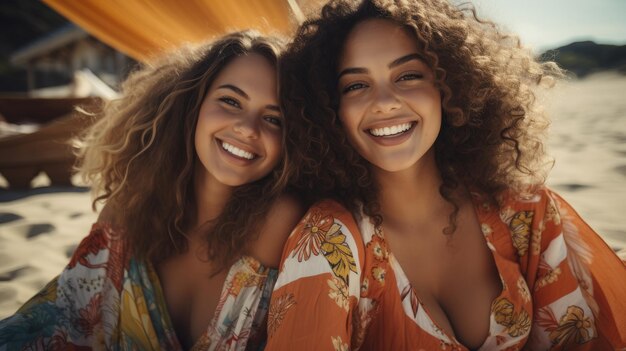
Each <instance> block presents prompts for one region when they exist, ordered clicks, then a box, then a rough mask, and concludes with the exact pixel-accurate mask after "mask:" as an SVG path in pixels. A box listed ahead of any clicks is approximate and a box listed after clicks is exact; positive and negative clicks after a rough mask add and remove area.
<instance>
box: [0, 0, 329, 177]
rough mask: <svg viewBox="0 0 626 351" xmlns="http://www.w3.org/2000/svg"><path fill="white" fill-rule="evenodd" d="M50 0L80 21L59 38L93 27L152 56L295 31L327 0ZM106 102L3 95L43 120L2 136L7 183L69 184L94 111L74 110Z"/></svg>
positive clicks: (106, 38) (0, 167) (131, 51)
mask: <svg viewBox="0 0 626 351" xmlns="http://www.w3.org/2000/svg"><path fill="white" fill-rule="evenodd" d="M44 2H45V3H46V4H47V5H48V6H50V7H51V8H52V9H54V10H55V11H57V12H58V13H60V14H61V15H63V16H65V17H66V18H68V19H69V20H70V21H72V22H73V23H74V24H76V25H77V26H79V27H80V30H77V29H75V28H74V29H72V28H69V29H66V31H65V32H63V33H61V34H62V35H57V36H55V37H54V38H55V41H54V43H56V44H58V43H65V42H69V41H71V40H82V41H84V40H86V39H85V38H87V34H85V33H88V34H89V35H91V36H93V37H94V38H97V39H98V40H100V41H102V42H103V43H105V44H107V45H109V46H110V47H112V48H115V49H116V50H119V51H120V52H121V53H123V54H124V55H127V56H129V57H131V58H133V59H135V60H137V61H141V62H149V61H150V59H152V58H153V57H155V56H158V55H159V54H161V53H162V52H165V51H167V50H170V49H172V48H175V47H176V46H179V45H180V44H183V43H199V42H203V41H206V40H210V39H211V38H213V37H216V36H219V35H222V34H224V33H227V32H230V31H233V30H243V29H256V30H258V31H260V32H262V33H266V34H274V35H281V34H282V35H285V36H287V35H290V34H291V33H292V32H293V30H294V29H295V28H296V27H297V25H298V24H299V23H300V22H301V21H302V20H303V18H304V16H305V15H306V14H307V13H308V12H309V11H313V10H314V9H315V7H316V6H318V5H319V4H321V3H322V0H267V1H266V0H260V1H259V0H229V1H214V0H200V1H177V0H155V1H148V2H145V1H119V2H117V1H116V2H110V1H72V0H44ZM82 30H84V31H85V32H84V33H83V32H81V31H82ZM56 44H55V45H56ZM37 48H39V47H37ZM40 51H41V50H39V49H37V50H35V49H33V48H30V49H28V50H23V52H22V53H21V54H20V55H17V56H16V57H15V61H24V62H27V61H28V60H29V59H30V57H31V56H33V55H34V54H36V53H39V52H40ZM57 56H58V55H57ZM105 98H106V97H105ZM101 102H102V100H99V99H97V98H87V100H85V99H80V98H76V97H71V96H68V97H66V98H62V99H47V100H46V99H36V98H0V114H2V115H4V119H5V120H7V121H9V122H11V121H13V123H23V122H24V121H25V120H29V121H31V120H32V121H34V122H37V123H40V124H42V126H41V127H40V128H39V129H38V130H37V131H36V132H34V133H31V134H22V135H13V136H6V137H1V138H0V174H2V175H3V176H4V178H5V179H6V180H7V181H8V183H9V186H10V187H21V188H27V187H29V186H30V182H31V180H32V179H33V177H34V176H35V175H37V174H38V173H39V172H45V173H46V174H47V175H48V177H49V178H50V180H51V183H52V184H53V185H70V184H71V182H70V178H71V172H72V165H73V164H74V162H75V158H74V153H73V150H72V146H71V142H70V141H71V138H72V137H74V136H76V135H77V134H78V133H80V132H81V131H82V130H84V128H86V127H87V126H88V125H90V122H89V119H86V118H81V117H79V116H78V115H77V114H76V113H74V112H72V111H73V109H74V106H75V105H76V104H79V105H80V104H98V103H101ZM16 116H19V117H16ZM13 118H16V119H13Z"/></svg>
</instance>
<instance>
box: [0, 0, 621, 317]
mask: <svg viewBox="0 0 626 351" xmlns="http://www.w3.org/2000/svg"><path fill="white" fill-rule="evenodd" d="M453 2H455V3H462V1H458V0H453ZM321 3H323V0H230V1H212V0H204V1H193V2H192V1H186V2H178V1H171V0H160V1H157V0H154V1H150V2H143V1H142V2H139V1H126V2H122V1H107V2H105V1H90V2H89V1H70V0H65V1H61V0H46V1H44V2H41V1H36V0H4V1H2V2H0V319H1V318H4V317H6V316H8V315H10V314H12V313H14V312H15V310H16V309H17V308H18V307H19V306H21V305H22V304H23V303H24V302H26V300H27V299H28V298H30V297H31V296H32V295H33V294H34V293H36V292H37V291H38V290H39V289H40V288H42V287H43V286H44V285H45V283H47V282H48V281H49V280H50V279H51V278H53V277H54V276H55V275H57V274H58V273H59V272H60V271H61V270H62V269H63V267H64V266H65V265H66V263H67V262H68V260H69V257H70V256H71V254H72V252H73V251H74V248H75V247H76V245H77V244H78V242H79V241H80V240H81V239H82V237H84V236H85V235H86V234H87V233H88V232H89V228H90V226H91V223H93V222H94V221H95V219H96V218H97V214H96V213H94V212H92V211H91V202H90V200H91V199H90V194H89V188H87V187H85V186H84V184H81V182H80V179H78V178H77V177H76V176H74V175H73V174H72V171H71V169H72V164H73V162H74V157H73V154H72V145H71V143H69V142H68V140H69V139H70V138H71V137H72V136H73V135H76V133H78V132H80V131H81V130H83V129H84V128H85V127H87V126H88V125H89V124H90V123H91V121H88V120H85V119H82V118H79V117H78V115H77V114H75V112H74V106H76V105H77V104H78V105H82V106H87V107H89V106H98V105H99V104H101V103H102V102H103V101H105V100H108V99H114V98H115V97H116V96H117V94H118V92H117V91H118V88H119V84H120V82H121V81H123V80H124V78H125V77H126V75H127V74H128V73H129V71H130V70H132V68H133V67H134V65H136V64H137V62H141V61H146V60H149V59H150V57H153V56H154V55H157V54H158V53H159V52H162V51H163V50H167V49H168V48H172V47H175V46H177V45H179V44H181V43H183V42H198V41H204V40H207V39H210V38H211V37H213V36H217V35H220V34H223V33H225V32H228V31H230V30H234V29H244V28H256V29H258V30H260V31H262V32H265V33H268V34H272V33H280V34H283V35H289V34H290V33H291V32H292V31H293V30H294V28H296V27H297V24H298V23H299V21H301V20H302V18H304V17H305V16H306V15H307V14H308V13H310V12H312V11H314V10H315V9H316V8H318V7H319V6H320V4H321ZM473 3H474V5H475V6H476V8H477V10H478V14H479V16H480V17H483V18H487V19H490V20H492V21H494V22H496V23H498V24H500V25H501V26H502V27H503V28H505V29H506V30H509V31H511V32H513V33H516V34H518V35H519V36H520V38H521V41H522V44H523V45H524V46H526V47H528V48H529V49H530V50H532V52H533V53H534V54H535V55H536V56H537V57H539V58H542V59H549V60H555V61H556V62H558V63H559V64H560V65H561V66H562V67H563V68H565V69H567V70H568V71H569V72H570V76H569V78H568V79H567V80H565V81H563V82H560V83H559V84H558V85H557V86H556V87H555V88H554V89H551V90H550V91H548V92H540V95H539V99H540V102H541V104H542V106H544V108H545V110H546V111H547V112H548V113H549V115H550V117H551V119H552V125H551V128H550V139H549V143H548V147H549V152H550V154H551V156H552V157H553V158H554V168H553V169H552V172H551V174H550V177H549V179H548V185H549V186H550V187H552V188H554V189H555V190H556V191H558V192H559V193H560V194H561V195H562V196H563V197H564V198H565V199H566V200H567V201H569V202H570V203H571V204H572V205H573V206H574V208H576V209H577V211H579V213H580V215H581V216H582V217H583V218H585V219H586V220H587V222H588V223H589V224H590V225H591V226H592V227H593V228H594V229H595V230H596V231H597V232H598V233H599V234H600V235H601V236H602V237H603V238H604V239H605V240H606V241H607V243H608V244H609V245H610V246H611V247H612V248H613V249H615V250H619V249H625V248H626V219H625V218H624V216H623V214H624V213H626V45H625V44H626V21H624V16H625V15H626V1H623V0H599V1H596V2H589V1H583V0H569V1H564V0H552V1H548V2H546V1H539V0H526V1H523V2H522V1H509V0H474V2H473Z"/></svg>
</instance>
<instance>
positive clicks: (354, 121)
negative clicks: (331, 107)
mask: <svg viewBox="0 0 626 351" xmlns="http://www.w3.org/2000/svg"><path fill="white" fill-rule="evenodd" d="M359 112H360V111H359V107H358V106H357V105H356V104H354V103H342V104H340V105H339V111H337V115H338V117H339V121H341V126H342V127H343V130H344V131H345V132H346V133H347V134H348V135H350V134H354V133H356V131H357V129H358V126H359V121H360V119H359V117H358V116H359V115H360V113H359Z"/></svg>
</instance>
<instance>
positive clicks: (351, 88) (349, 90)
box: [342, 83, 367, 94]
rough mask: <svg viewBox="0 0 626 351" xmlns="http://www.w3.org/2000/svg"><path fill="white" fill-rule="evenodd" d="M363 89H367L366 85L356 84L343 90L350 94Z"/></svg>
mask: <svg viewBox="0 0 626 351" xmlns="http://www.w3.org/2000/svg"><path fill="white" fill-rule="evenodd" d="M363 88H367V85H366V84H363V83H354V84H350V85H348V86H347V87H345V88H343V91H342V92H343V93H344V94H345V93H348V92H351V91H353V90H359V89H363Z"/></svg>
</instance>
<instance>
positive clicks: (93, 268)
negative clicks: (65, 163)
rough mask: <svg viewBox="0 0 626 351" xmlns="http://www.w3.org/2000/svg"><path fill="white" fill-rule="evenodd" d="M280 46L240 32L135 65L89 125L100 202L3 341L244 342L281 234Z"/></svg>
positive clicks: (143, 346) (286, 221)
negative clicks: (61, 264) (64, 261)
mask: <svg viewBox="0 0 626 351" xmlns="http://www.w3.org/2000/svg"><path fill="white" fill-rule="evenodd" d="M280 48H281V44H280V42H279V41H278V40H276V39H273V38H268V37H262V36H259V35H258V34H256V33H254V32H238V33H233V34H230V35H226V36H224V37H223V38H221V39H219V40H217V41H215V42H212V43H209V44H207V45H204V46H202V47H200V48H197V49H181V50H179V51H177V52H175V53H173V54H170V55H167V56H166V57H165V58H163V59H161V60H160V61H157V62H155V63H153V64H149V65H146V66H144V67H143V68H141V69H139V70H138V71H136V72H134V73H132V74H131V76H130V77H129V78H128V80H127V81H126V82H125V83H124V86H123V97H122V98H121V99H119V100H117V101H113V102H111V103H110V104H109V105H108V106H106V107H105V109H104V112H103V114H102V116H101V118H100V120H99V121H98V122H97V123H96V124H95V125H94V126H93V127H92V128H91V129H90V130H89V131H88V132H87V133H86V134H85V136H84V138H83V141H84V143H85V147H84V149H83V150H82V151H81V153H80V155H79V159H80V164H79V168H80V170H81V171H82V172H83V175H84V177H85V178H86V179H87V180H88V181H90V182H91V183H92V184H93V186H94V192H95V194H97V197H96V200H95V201H94V207H95V204H96V201H99V200H104V201H106V205H105V208H104V209H103V211H102V212H101V214H100V218H99V220H98V222H97V223H96V224H94V225H93V227H92V230H91V233H90V234H89V236H88V237H87V238H85V239H84V240H83V241H82V242H81V244H80V245H79V246H78V248H77V249H76V251H75V253H74V255H73V257H72V259H71V261H70V263H69V265H68V266H67V268H66V269H65V270H64V271H63V272H62V273H61V275H60V276H59V277H57V278H56V279H54V280H53V281H52V282H51V283H50V284H48V285H47V286H46V287H45V288H44V289H43V290H42V291H41V292H40V293H39V294H37V295H36V296H35V297H34V298H32V299H31V300H30V301H29V302H27V303H26V304H25V305H24V306H23V307H22V308H20V310H18V312H17V313H16V314H15V315H14V316H12V317H9V318H8V319H6V320H4V321H2V322H0V329H1V331H0V349H2V350H4V349H7V350H13V349H23V348H29V349H30V348H32V349H59V350H69V349H113V350H118V349H119V350H157V349H160V350H180V349H190V348H193V349H195V350H225V349H228V350H244V349H246V350H252V349H258V348H259V347H261V346H262V345H263V343H264V340H265V321H266V317H267V308H268V304H269V294H270V293H271V291H272V287H273V284H274V282H275V279H276V270H275V267H277V265H278V262H279V260H280V253H281V252H282V247H283V243H284V241H285V239H286V237H287V234H288V233H289V231H290V230H291V229H292V228H293V226H294V225H295V224H296V222H297V220H298V219H299V218H300V216H301V215H302V213H301V211H300V210H299V208H300V206H299V203H298V201H297V200H296V199H295V198H294V197H293V196H290V195H286V194H285V193H284V189H285V184H286V180H287V176H288V173H289V167H288V161H287V159H286V157H287V155H286V152H285V147H284V146H285V143H284V139H285V127H286V125H287V124H288V122H287V121H286V119H285V117H284V114H283V113H281V109H280V108H279V104H278V89H277V74H276V73H277V72H276V69H277V68H276V67H277V60H278V54H279V50H280Z"/></svg>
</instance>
